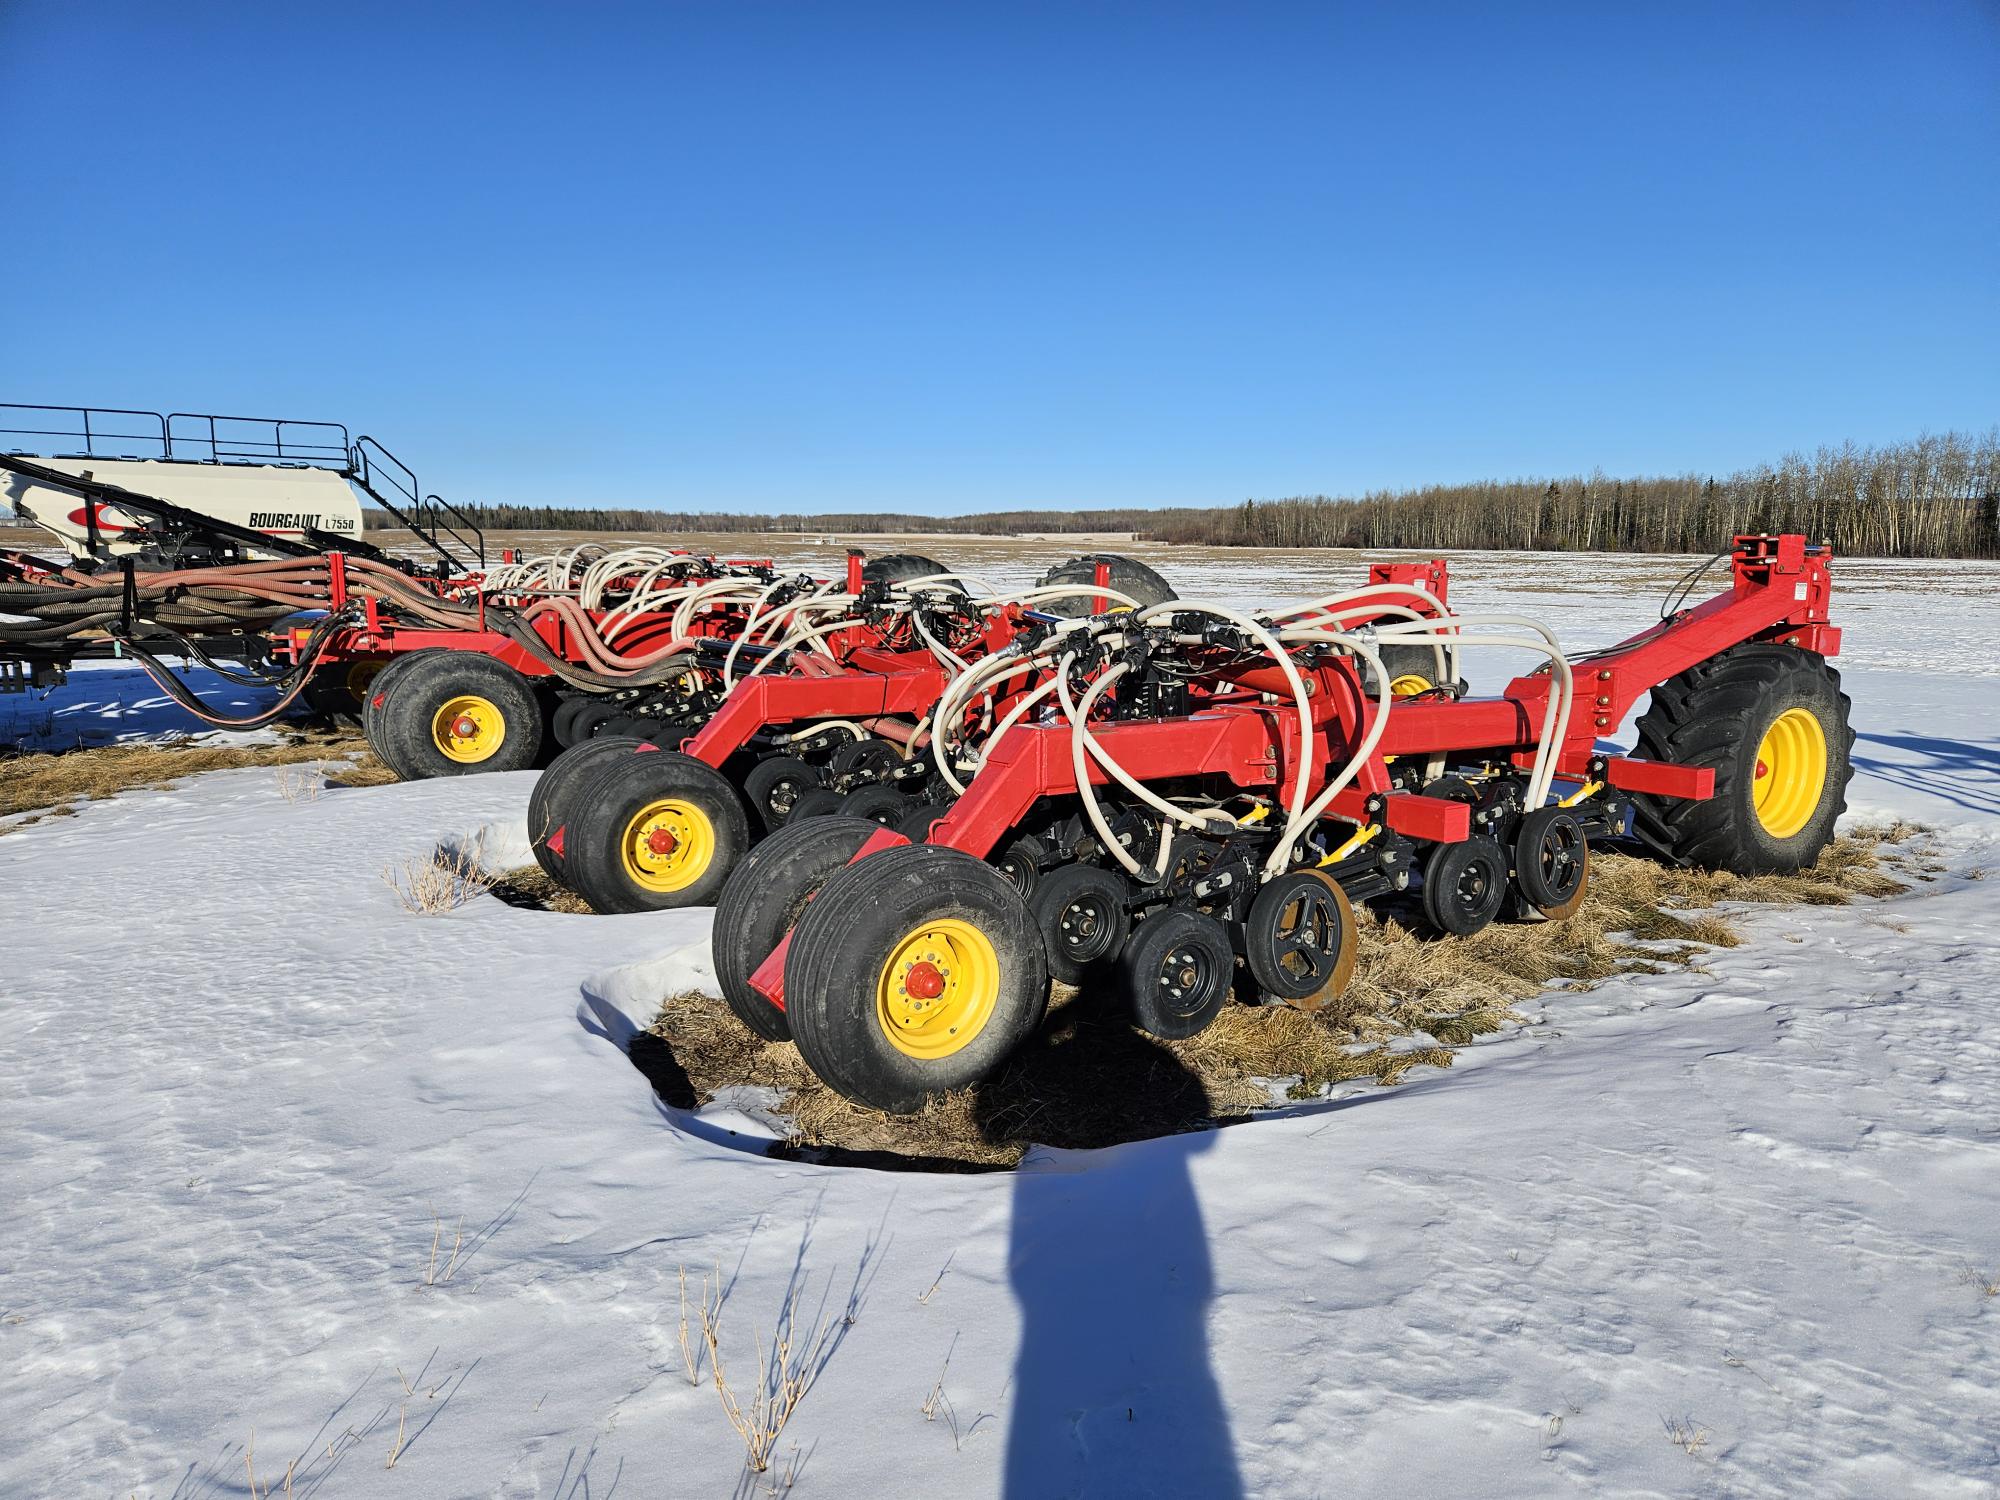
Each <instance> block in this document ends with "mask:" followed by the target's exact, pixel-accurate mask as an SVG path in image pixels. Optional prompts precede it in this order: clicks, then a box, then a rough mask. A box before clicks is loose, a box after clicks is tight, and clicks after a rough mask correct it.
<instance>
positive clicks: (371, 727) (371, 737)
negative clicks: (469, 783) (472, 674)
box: [361, 646, 442, 776]
mask: <svg viewBox="0 0 2000 1500" xmlns="http://www.w3.org/2000/svg"><path fill="white" fill-rule="evenodd" d="M441 650H442V648H441V647H436V646H432V647H427V648H426V649H424V650H422V651H412V652H410V653H409V654H408V655H407V656H397V657H392V658H391V659H390V661H389V664H388V665H387V666H385V667H383V668H382V670H381V671H379V672H377V673H376V674H375V680H374V681H373V682H371V683H369V684H368V694H367V696H366V697H364V698H363V699H362V700H361V737H362V738H363V739H365V740H367V741H368V748H369V749H370V750H373V751H374V752H375V758H376V759H377V760H379V761H381V762H382V764H383V765H385V766H388V767H389V769H390V770H392V771H396V767H395V766H393V765H390V762H389V757H388V754H387V753H386V751H385V750H384V748H383V744H382V738H381V728H382V711H383V709H385V708H387V707H388V704H389V690H390V689H391V688H393V687H394V686H395V685H396V679H397V678H399V677H401V676H402V675H403V673H404V672H406V671H408V670H409V668H410V665H411V663H413V662H415V661H417V660H418V659H419V658H420V657H425V656H429V655H431V654H433V653H434V652H440V651H441ZM396 774H397V775H398V776H401V775H402V774H403V773H402V772H401V771H396Z"/></svg>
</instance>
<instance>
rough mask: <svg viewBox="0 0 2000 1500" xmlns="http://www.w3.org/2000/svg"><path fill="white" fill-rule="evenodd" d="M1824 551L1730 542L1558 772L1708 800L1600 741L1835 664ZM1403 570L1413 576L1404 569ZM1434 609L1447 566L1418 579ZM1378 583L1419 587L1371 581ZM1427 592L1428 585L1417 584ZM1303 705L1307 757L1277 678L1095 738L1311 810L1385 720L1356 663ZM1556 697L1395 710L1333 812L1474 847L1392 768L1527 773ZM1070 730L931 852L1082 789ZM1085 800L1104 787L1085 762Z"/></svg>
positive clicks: (1576, 705) (976, 846) (776, 978)
mask: <svg viewBox="0 0 2000 1500" xmlns="http://www.w3.org/2000/svg"><path fill="white" fill-rule="evenodd" d="M1831 555H1832V554H1831V548H1829V547H1825V546H1816V547H1815V546H1809V545H1808V544H1807V542H1806V540H1805V538H1804V537H1802V536H1797V535H1786V536H1777V537H1771V536H1739V537H1737V538H1736V539H1735V548H1734V551H1733V554H1732V561H1733V582H1732V587H1731V589H1730V591H1729V592H1728V593H1725V594H1720V595H1718V596H1717V597H1715V598H1713V599H1710V600H1708V601H1707V602H1706V603H1704V604H1701V605H1699V606H1697V607H1695V608H1693V609H1690V610H1688V611H1685V612H1684V613H1681V614H1679V615H1676V616H1674V617H1673V618H1672V619H1670V620H1667V621H1663V622H1662V623H1661V624H1660V625H1657V626H1654V627H1653V628H1651V629H1649V630H1645V631H1642V632H1641V633H1640V634H1638V635H1636V636H1633V637H1632V638H1631V639H1630V640H1627V641H1625V642H1623V643H1622V644H1620V645H1619V646H1616V647H1614V648H1612V649H1611V650H1609V651H1606V652H1603V653H1601V654H1599V655H1596V656H1594V657H1592V658H1590V659H1589V660H1588V661H1587V662H1586V663H1582V664H1579V665H1580V670H1579V671H1578V672H1577V675H1576V686H1575V695H1574V697H1573V699H1572V704H1571V712H1570V721H1569V726H1568V729H1567V732H1566V734H1565V736H1564V739H1563V741H1562V744H1561V747H1560V749H1559V751H1558V753H1557V759H1556V773H1557V775H1558V776H1560V777H1562V778H1564V779H1566V780H1572V781H1584V780H1587V779H1590V778H1592V777H1595V776H1601V777H1602V779H1603V780H1605V781H1607V782H1609V783H1610V785H1612V786H1614V787H1618V788H1620V789H1622V790H1626V791H1637V792H1650V793H1653V794H1655V795H1659V796H1669V797H1685V798H1692V799H1700V798H1705V797H1709V796H1711V795H1713V793H1714V782H1715V773H1714V772H1713V771H1711V770H1708V769H1705V768H1697V767H1692V766H1678V765H1671V764H1667V763H1664V762H1658V761H1645V760H1637V759H1632V758H1630V757H1625V756H1600V755H1598V754H1597V751H1596V743H1597V736H1598V735H1599V734H1600V733H1601V732H1604V731H1607V730H1610V729H1612V728H1614V727H1616V725H1617V724H1618V723H1619V722H1620V721H1621V720H1622V719H1623V718H1624V716H1625V714H1626V713H1627V712H1628V711H1629V710H1630V709H1631V708H1632V706H1633V705H1634V704H1635V703H1637V702H1638V700H1639V698H1640V696H1641V695H1642V694H1644V693H1646V692H1649V691H1651V690H1652V688H1653V687H1654V685H1655V684H1657V683H1661V682H1664V681H1666V680H1668V679H1669V678H1671V677H1674V676H1676V675H1677V674H1679V673H1680V672H1682V671H1684V670H1686V669H1687V668H1688V667H1691V666H1694V665H1695V664H1696V663H1698V662H1702V661H1706V660H1708V659H1709V658H1710V657H1712V656H1715V655H1717V654H1718V653H1719V652H1722V651H1725V650H1727V649H1728V648H1729V647H1731V646H1736V645H1740V644H1742V643H1744V642H1746V641H1755V640H1775V641H1782V642H1784V643H1785V644H1787V645H1794V646H1799V647H1802V648H1804V649H1806V650H1808V651H1815V652H1818V653H1819V654H1820V655H1822V656H1832V655H1835V654H1837V653H1838V651H1839V649H1840V631H1839V629H1838V627H1836V626H1834V625H1832V624H1830V623H1828V617H1827V607H1828V603H1829V600H1830V597H1831V593H1832V571H1831V567H1830V562H1831ZM1405 566H1407V565H1405ZM1427 566H1428V567H1429V568H1432V569H1435V570H1436V571H1435V573H1434V574H1433V577H1434V579H1435V582H1436V584H1437V585H1439V587H1438V588H1434V589H1433V592H1438V593H1439V594H1440V597H1442V592H1441V586H1442V584H1443V582H1444V574H1443V569H1444V564H1443V563H1442V562H1439V563H1433V564H1429V565H1427ZM1376 581H1378V582H1391V581H1393V582H1421V581H1424V580H1422V579H1419V578H1415V577H1410V576H1401V577H1392V576H1390V575H1389V573H1388V572H1387V571H1386V570H1380V569H1378V570H1377V576H1376ZM1427 586H1428V585H1427ZM1301 675H1303V676H1305V677H1306V679H1307V683H1308V687H1309V690H1310V693H1311V697H1310V702H1311V703H1312V705H1313V723H1314V739H1315V741H1317V742H1318V743H1316V744H1315V745H1314V746H1313V747H1312V753H1310V754H1305V753H1301V752H1302V746H1301V744H1300V728H1299V722H1298V715H1297V713H1296V712H1295V711H1294V709H1293V708H1292V707H1291V705H1290V703H1289V702H1283V703H1279V704H1275V705H1274V704H1271V703H1269V702H1266V701H1265V700H1264V693H1265V692H1266V691H1274V692H1279V693H1283V694H1284V695H1285V697H1286V698H1289V692H1288V691H1287V688H1286V683H1285V680H1284V678H1283V675H1282V674H1281V673H1280V672H1279V671H1278V670H1277V669H1276V668H1275V667H1272V668H1260V669H1256V670H1253V671H1250V672H1245V673H1238V674H1234V675H1233V677H1232V681H1233V682H1234V683H1235V684H1237V685H1238V686H1239V687H1241V688H1245V689H1251V690H1252V691H1250V692H1247V693H1242V694H1238V695H1235V696H1230V695H1227V694H1225V695H1218V696H1217V697H1216V698H1214V699H1213V700H1211V701H1210V702H1209V703H1207V704H1206V705H1204V706H1203V707H1202V708H1201V709H1199V710H1198V711H1196V712H1194V713H1192V714H1189V715H1187V716H1186V717H1181V718H1170V719H1166V718H1163V719H1136V720H1126V721H1115V720H1114V721H1108V722H1105V723H1102V724H1096V725H1093V726H1092V729H1091V733H1092V734H1093V736H1094V737H1095V738H1096V739H1097V740H1098V742H1099V743H1100V744H1102V745H1103V747H1104V748H1105V749H1106V750H1107V751H1109V752H1110V753H1111V754H1112V756H1113V757H1114V758H1115V759H1116V760H1117V761H1118V762H1119V763H1120V764H1121V765H1123V766H1124V767H1126V768H1127V769H1128V770H1129V771H1130V772H1131V773H1132V774H1133V775H1135V776H1136V777H1138V778H1139V779H1140V780H1142V781H1147V782H1152V781H1164V780H1170V779H1173V778H1177V777H1189V776H1204V775H1208V776H1226V777H1227V778H1228V779H1229V780H1230V781H1231V782H1233V783H1234V784H1235V785H1237V786H1240V787H1244V788H1255V789H1258V790H1266V791H1270V792H1272V793H1273V795H1275V796H1276V797H1277V798H1278V799H1279V800H1280V801H1285V800H1288V799H1289V797H1290V796H1291V793H1292V791H1293V789H1294V787H1295V786H1296V784H1297V781H1298V779H1299V778H1300V777H1303V778H1305V781H1306V795H1307V797H1308V798H1310V797H1311V796H1312V795H1313V794H1314V793H1316V792H1317V791H1318V790H1319V789H1321V788H1322V787H1324V786H1325V785H1326V783H1327V780H1328V775H1329V768H1330V767H1332V766H1337V765H1342V764H1344V763H1345V762H1346V760H1347V759H1348V757H1349V754H1350V752H1351V747H1352V746H1354V745H1356V744H1358V743H1360V741H1361V740H1362V738H1363V737H1364V736H1365V735H1366V734H1367V732H1368V730H1369V727H1370V726H1371V725H1372V724H1373V723H1374V721H1375V717H1376V715H1377V714H1378V713H1379V712H1380V710H1379V708H1378V706H1377V703H1376V700H1375V698H1374V697H1373V696H1372V695H1370V694H1368V693H1366V692H1364V691H1363V690H1362V688H1361V680H1360V676H1359V674H1358V672H1357V671H1356V670H1355V667H1354V665H1353V663H1352V661H1351V660H1350V659H1348V658H1344V657H1343V658H1336V659H1333V660H1330V661H1327V662H1325V663H1323V664H1321V665H1319V666H1317V667H1313V668H1310V669H1302V673H1301ZM1552 690H1553V682H1552V679H1551V678H1550V676H1549V674H1548V672H1547V671H1545V670H1544V671H1538V672H1535V673H1532V674H1530V675H1528V676H1525V677H1517V678H1515V679H1514V680H1513V681H1512V682H1510V683H1508V684H1507V687H1506V689H1505V690H1504V691H1503V692H1502V693H1501V695H1500V696H1499V697H1497V698H1473V699H1460V700H1456V701H1452V700H1439V701H1435V702H1433V701H1426V700H1423V699H1414V700H1408V701H1401V702H1398V703H1397V704H1396V705H1395V707H1394V708H1393V709H1392V710H1391V712H1390V714H1389V722H1388V724H1387V725H1386V726H1384V731H1383V736H1382V739H1381V741H1380V742H1379V743H1378V744H1377V745H1376V747H1375V749H1374V751H1373V753H1371V755H1370V756H1369V757H1368V759H1367V761H1366V762H1364V764H1363V765H1362V767H1361V770H1360V772H1359V774H1358V775H1357V776H1356V777H1355V780H1354V782H1353V783H1352V784H1351V785H1350V786H1349V787H1347V788H1346V790H1344V791H1343V792H1342V793H1341V794H1340V795H1339V796H1337V797H1336V798H1335V799H1334V801H1333V803H1332V805H1331V807H1330V808H1329V809H1328V810H1329V812H1330V813H1331V814H1333V815H1335V816H1338V817H1341V818H1346V819H1351V820H1353V821H1356V822H1363V823H1366V822H1373V821H1376V820H1377V819H1379V820H1380V821H1381V822H1382V823H1384V824H1385V825H1386V826H1387V827H1389V828H1390V829H1392V830H1394V831H1396V832H1399V833H1404V834H1408V835H1410V836H1411V837H1413V838H1419V839H1425V840H1432V841H1436V842H1440V843H1453V842H1457V841H1459V840H1462V839H1465V838H1467V837H1468V836H1469V834H1470V813H1471V810H1470V809H1469V808H1468V807H1467V806H1466V805H1465V804H1464V803H1462V802H1455V801H1448V800H1445V799H1443V798H1437V797H1424V796H1419V795H1416V794H1413V793H1406V792H1394V791H1391V790H1390V787H1391V781H1390V778H1389V770H1388V766H1387V765H1386V764H1385V760H1386V758H1387V757H1390V756H1398V755H1406V756H1421V755H1432V754H1451V753H1454V752H1481V751H1483V752H1490V753H1493V754H1496V755H1505V756H1510V757H1511V758H1512V760H1513V762H1514V763H1515V764H1516V765H1521V766H1525V765H1527V764H1528V763H1529V762H1530V761H1531V760H1532V758H1533V751H1534V745H1535V738H1536V734H1537V732H1538V730H1539V727H1540V725H1541V723H1542V716H1543V712H1544V710H1545V709H1546V707H1547V704H1548V695H1549V693H1550V692H1551V691H1552ZM1071 733H1072V731H1071V728H1070V726H1069V725H1068V724H1067V723H1063V724H1054V725H1021V726H1018V727H1017V728H1016V729H1015V730H1014V731H1013V732H1012V733H1010V734H1009V735H1008V736H1007V737H1006V738H1005V739H1004V740H1002V741H1000V742H999V743H997V744H994V745H991V746H989V747H988V749H987V752H986V757H985V761H984V763H983V764H982V765H981V767H980V771H979V774H978V776H977V777H975V778H974V780H973V782H972V784H971V785H970V786H969V787H968V788H967V789H966V792H965V795H964V796H962V797H960V798H959V799H958V800H957V801H956V802H955V803H953V804H952V806H951V810H950V811H949V812H948V813H947V814H946V815H945V816H944V817H942V818H940V819H939V820H938V821H937V822H936V823H935V824H933V825H932V827H931V831H930V835H929V838H928V840H927V842H929V843H932V844H937V845H942V846H944V847H946V848H951V849H958V850H961V851H963V852H964V853H967V854H970V855H972V856H974V857H975V858H981V859H983V858H985V857H986V856H987V855H989V854H991V853H992V851H993V850H994V849H995V848H996V847H998V846H999V844H1000V843H1001V841H1002V840H1003V839H1004V838H1005V837H1006V836H1007V834H1008V833H1009V832H1011V831H1012V830H1013V829H1014V828H1015V827H1016V826H1017V825H1018V824H1019V823H1020V822H1021V820H1022V819H1023V818H1024V817H1025V816H1026V815H1027V813H1028V812H1029V810H1030V809H1031V808H1032V807H1033V806H1034V804H1035V803H1036V801H1037V800H1039V799H1040V798H1043V797H1051V796H1062V795H1065V794H1068V793H1074V792H1075V791H1076V790H1077V782H1076V767H1075V759H1074V756H1073V754H1072V751H1071ZM1087 770H1088V774H1089V776H1090V780H1091V782H1092V784H1093V785H1108V784H1110V778H1109V777H1108V776H1107V775H1106V774H1105V773H1104V771H1103V770H1102V769H1101V768H1100V767H1099V766H1098V765H1097V764H1096V762H1095V761H1090V762H1087ZM907 842H909V841H908V840H907V839H905V838H904V837H903V836H902V835H901V834H898V833H895V832H893V831H892V830H889V829H884V830H883V831H882V832H881V833H880V834H878V835H876V836H874V837H872V838H871V839H870V840H869V841H868V843H867V844H866V845H864V846H863V848H862V849H861V851H860V852H859V853H857V854H856V855H855V858H856V859H860V858H863V857H865V856H866V855H868V854H870V853H872V852H874V851H875V850H877V849H881V848H887V847H891V846H893V845H895V844H899V843H907ZM790 943H791V934H790V933H787V934H786V935H785V937H784V938H783V939H782V940H781V941H780V942H779V944H778V946H777V948H776V949H775V950H773V952H772V953H771V955H770V956H769V957H768V958H766V959H765V960H764V962H763V964H762V965H761V966H760V967H759V968H758V970H757V972H756V973H755V974H754V975H753V976H752V978H751V984H752V986H753V987H754V988H756V989H757V990H759V991H761V992H762V993H763V994H765V995H766V996H767V997H768V998H769V999H770V1000H771V1001H772V1003H773V1004H775V1005H778V1006H779V1007H781V1008H782V1006H783V1004H784V959H785V953H786V950H787V948H788V947H789V945H790Z"/></svg>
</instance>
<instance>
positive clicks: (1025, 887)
mask: <svg viewBox="0 0 2000 1500" xmlns="http://www.w3.org/2000/svg"><path fill="white" fill-rule="evenodd" d="M1046 858H1048V847H1047V846H1046V845H1045V844H1043V843H1042V841H1041V840H1040V839H1038V838H1036V837H1035V836H1034V835H1033V834H1032V833H1024V834H1022V835H1021V836H1020V837H1019V838H1017V839H1015V840H1014V841H1013V842H1012V843H1010V844H1008V845H1007V847H1006V848H1004V849H1000V850H997V851H995V853H994V855H993V868H994V869H996V870H998V871H999V872H1000V873H1001V874H1002V875H1005V876H1006V877H1007V879H1008V880H1010V881H1011V882H1013V886H1014V889H1015V890H1017V891H1019V892H1020V893H1021V895H1022V897H1023V898H1027V897H1030V896H1033V895H1034V894H1035V887H1036V886H1037V885H1039V884H1040V883H1041V879H1042V861H1043V860H1045V859H1046Z"/></svg>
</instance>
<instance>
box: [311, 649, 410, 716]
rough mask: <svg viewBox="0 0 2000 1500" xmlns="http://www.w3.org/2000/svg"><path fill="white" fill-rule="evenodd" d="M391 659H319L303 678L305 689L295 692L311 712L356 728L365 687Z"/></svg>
mask: <svg viewBox="0 0 2000 1500" xmlns="http://www.w3.org/2000/svg"><path fill="white" fill-rule="evenodd" d="M393 659H394V658H385V657H379V656H378V657H369V656H357V657H350V658H348V659H346V660H344V661H335V662H325V663H322V664H320V665H319V666H318V667H316V668H315V669H314V671H313V673H312V675H311V676H310V677H308V678H307V679H306V687H305V691H304V692H303V693H301V694H300V695H299V696H300V697H301V698H303V699H304V700H305V703H306V707H308V708H310V709H311V710H312V711H313V712H314V713H316V714H320V715H322V716H323V717H325V718H327V719H330V720H332V721H334V722H335V723H337V724H340V725H342V726H344V727H348V726H351V727H355V728H359V727H360V726H361V715H362V709H363V705H364V704H365V703H366V702H367V700H368V693H369V690H370V689H371V688H373V687H374V685H375V679H376V678H377V677H379V676H381V675H382V669H383V668H384V667H386V666H387V665H388V664H389V662H390V661H391V660H393Z"/></svg>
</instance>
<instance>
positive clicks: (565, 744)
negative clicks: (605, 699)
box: [549, 697, 593, 750]
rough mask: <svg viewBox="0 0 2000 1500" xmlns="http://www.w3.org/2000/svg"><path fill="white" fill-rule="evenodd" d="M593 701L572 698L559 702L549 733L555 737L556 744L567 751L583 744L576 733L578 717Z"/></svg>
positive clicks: (552, 717) (552, 716)
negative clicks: (573, 746)
mask: <svg viewBox="0 0 2000 1500" xmlns="http://www.w3.org/2000/svg"><path fill="white" fill-rule="evenodd" d="M592 701H593V700H592V699H589V698H577V697H570V698H563V699H561V700H560V701H558V702H557V704H556V711H555V713H554V714H553V715H551V716H550V718H549V733H550V734H552V735H554V736H555V741H556V743H557V744H558V745H560V746H561V747H562V748H563V749H565V750H567V749H569V747H570V746H572V745H575V744H578V743H580V742H581V741H580V739H579V736H578V735H577V733H576V716H577V715H578V714H580V713H582V712H583V711H584V709H586V708H588V707H589V706H590V705H591V703H592Z"/></svg>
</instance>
